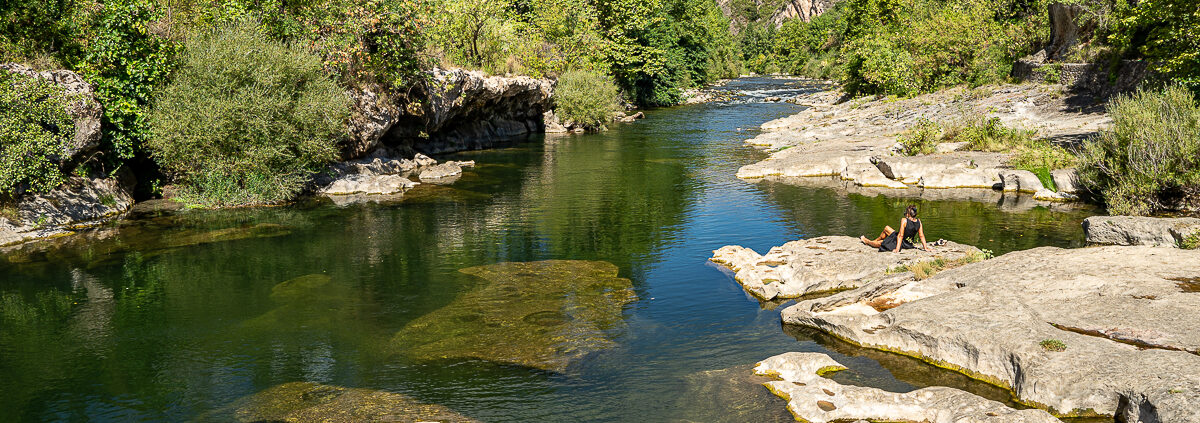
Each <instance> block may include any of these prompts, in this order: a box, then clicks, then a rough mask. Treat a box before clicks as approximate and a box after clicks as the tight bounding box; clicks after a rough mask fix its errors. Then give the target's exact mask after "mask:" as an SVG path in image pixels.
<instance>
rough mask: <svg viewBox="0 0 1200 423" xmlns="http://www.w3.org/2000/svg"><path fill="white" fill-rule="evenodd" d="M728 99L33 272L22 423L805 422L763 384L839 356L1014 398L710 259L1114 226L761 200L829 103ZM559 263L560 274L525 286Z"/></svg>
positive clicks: (8, 282)
mask: <svg viewBox="0 0 1200 423" xmlns="http://www.w3.org/2000/svg"><path fill="white" fill-rule="evenodd" d="M723 89H727V90H731V91H735V92H737V93H738V94H739V96H738V97H736V99H735V100H734V101H730V102H722V103H712V104H705V105H695V106H680V107H674V108H666V109H659V110H651V111H648V112H647V113H646V115H647V118H646V119H644V120H641V121H638V122H636V123H633V124H619V125H615V126H614V127H613V128H612V130H610V131H608V132H604V133H599V134H587V135H573V136H560V137H542V136H537V137H532V138H530V139H528V140H524V141H521V142H519V143H517V144H515V145H513V146H511V147H508V148H498V149H493V150H486V151H478V152H468V153H460V154H456V155H453V156H448V157H439V158H438V159H439V160H441V159H456V160H475V161H476V162H477V163H478V166H477V167H475V168H474V169H468V170H467V171H466V172H465V174H464V175H463V176H462V178H461V179H459V180H458V181H457V182H455V183H454V184H452V185H448V186H435V185H428V184H427V185H421V186H418V187H417V188H416V189H414V190H413V191H411V192H409V193H408V194H407V195H406V196H405V197H404V199H403V200H402V201H394V202H387V203H379V204H375V203H368V204H357V205H347V206H338V205H335V204H332V203H330V202H329V201H327V200H326V201H312V202H308V203H305V204H300V205H293V206H287V207H276V208H256V209H234V210H213V211H205V210H183V211H179V212H169V213H168V212H162V213H142V214H138V215H133V216H130V217H129V218H127V219H124V220H122V221H120V222H117V223H114V224H111V225H108V226H106V227H104V228H100V229H98V230H96V231H94V232H92V233H90V234H86V235H81V236H74V237H69V238H63V239H60V240H56V241H52V242H44V243H38V244H33V245H29V246H25V247H23V248H20V249H18V250H16V251H13V252H10V253H8V254H6V255H5V256H4V257H3V258H2V259H0V319H2V320H0V421H5V422H8V421H190V420H196V419H199V420H208V421H226V420H229V419H232V418H234V414H233V413H232V412H231V411H230V408H229V407H230V405H231V404H234V403H236V402H237V401H238V400H239V399H242V398H245V397H247V396H249V395H253V394H255V393H258V392H261V391H263V390H266V389H268V388H271V387H273V386H277V385H280V384H284V383H288V382H296V381H311V382H317V383H322V384H329V385H337V386H345V387H355V388H368V389H372V390H381V391H387V392H394V393H400V394H403V395H406V396H409V397H411V398H414V399H416V400H419V401H422V402H427V403H434V404H440V405H444V406H446V407H449V408H450V409H453V410H454V411H455V412H458V413H461V414H463V415H466V416H469V417H471V418H475V419H479V420H483V421H788V420H790V419H791V418H790V416H789V415H788V413H787V412H786V411H785V410H784V408H783V405H784V404H783V401H782V400H779V399H776V398H774V397H772V396H771V395H770V394H769V393H767V392H766V389H764V388H761V387H759V386H757V385H755V384H754V383H755V380H754V379H753V378H749V377H748V375H749V367H750V366H751V365H753V364H754V363H755V362H756V361H758V360H761V359H764V358H767V357H769V356H772V355H775V354H779V353H782V352H786V351H821V352H826V353H829V354H831V355H832V356H833V357H834V358H835V359H837V360H839V361H841V362H842V363H844V364H846V365H848V366H849V367H850V370H847V371H844V372H839V373H836V374H834V375H833V376H832V377H833V378H835V379H837V380H839V381H841V382H843V383H853V384H863V385H869V386H876V387H880V388H884V389H889V390H893V391H908V390H912V389H917V388H919V387H922V386H928V385H949V386H956V387H960V388H965V389H969V390H972V391H973V392H977V393H980V394H982V395H985V396H988V397H990V398H994V399H999V400H1004V399H1006V398H1007V393H1006V392H1005V391H1003V390H1000V389H997V388H994V387H990V386H988V385H984V384H981V383H975V382H971V381H969V380H968V379H966V378H965V377H963V376H961V375H959V374H957V373H953V372H949V371H945V370H941V369H937V368H934V367H932V366H928V365H924V364H921V363H919V362H916V361H915V360H911V359H908V358H905V357H900V356H896V355H891V354H886V353H880V352H873V351H867V350H862V349H858V348H854V347H850V346H847V345H843V344H840V343H838V342H837V341H835V340H831V339H828V338H827V337H823V336H820V335H819V334H814V333H808V332H804V331H799V330H795V329H793V328H784V327H781V325H780V322H779V312H778V310H779V307H777V306H778V304H765V305H764V304H760V303H759V302H758V301H756V300H755V299H753V298H752V297H750V296H748V295H747V294H746V293H745V292H744V291H743V290H742V289H741V288H740V286H738V285H737V283H736V282H735V281H733V279H732V277H731V275H730V274H728V273H727V272H725V271H723V270H721V269H720V268H718V267H716V266H714V265H712V264H710V263H708V262H707V261H706V260H707V258H708V257H709V256H710V255H711V252H712V250H714V249H716V248H719V247H721V246H723V245H727V244H739V245H744V246H747V247H751V248H754V249H756V250H758V251H760V252H765V250H766V249H768V248H769V247H771V246H774V245H779V244H782V243H784V242H787V241H790V240H794V239H800V238H806V237H813V236H821V235H855V236H857V235H859V234H877V233H878V232H879V231H880V228H882V226H883V225H885V224H894V223H895V221H897V220H898V219H899V216H900V214H901V213H902V211H903V208H904V205H907V204H908V203H910V202H913V203H916V204H917V205H918V207H920V209H921V213H922V218H923V221H924V222H925V224H926V233H927V234H928V235H929V237H931V238H932V239H938V238H946V239H950V240H954V241H958V242H962V243H966V244H972V245H976V246H979V247H980V248H986V249H990V250H993V251H995V252H996V254H1001V253H1004V252H1008V251H1012V250H1018V249H1026V248H1032V247H1036V246H1043V245H1054V246H1063V247H1069V246H1080V245H1082V243H1083V239H1082V238H1083V234H1082V230H1081V229H1080V222H1081V221H1082V219H1083V218H1084V217H1086V216H1087V215H1089V214H1094V212H1095V211H1094V210H1075V211H1053V210H1048V209H1045V208H1034V209H1032V210H1025V211H1011V210H1001V208H999V207H997V204H994V203H984V202H969V201H921V200H908V199H900V198H889V197H882V196H880V197H869V196H863V195H858V194H847V193H844V192H839V191H836V190H833V189H825V188H807V187H799V186H790V185H783V184H778V183H766V182H763V183H749V182H745V181H741V180H738V179H736V178H735V177H734V173H735V172H736V170H737V168H738V167H739V166H742V165H745V164H748V163H752V162H754V161H757V160H760V159H761V158H763V157H765V154H764V153H762V152H759V151H756V150H754V149H752V148H749V147H746V146H744V145H743V144H742V142H743V141H744V140H745V139H747V138H750V137H752V136H753V135H754V132H753V130H751V128H756V127H757V125H758V124H761V123H763V122H765V121H767V120H770V119H774V118H778V117H782V116H786V115H789V114H792V113H795V112H797V111H798V110H800V106H796V105H791V104H786V103H764V102H761V101H757V99H760V98H762V97H764V96H768V95H784V96H787V95H793V94H795V93H796V92H800V91H806V90H814V89H816V88H814V87H812V86H808V85H805V83H802V82H795V81H787V80H773V79H756V78H750V79H741V80H736V81H733V82H731V83H730V84H728V85H727V86H725V87H724V88H723ZM542 260H561V261H554V262H546V263H534V264H531V263H524V262H533V261H542ZM505 263H507V264H505ZM564 281H565V282H564ZM564 301H565V303H564ZM564 304H565V305H564ZM547 310H549V311H547ZM514 328H516V329H514ZM548 337H557V338H554V339H557V340H563V339H565V340H566V342H567V343H566V344H555V345H550V346H547V345H542V344H544V343H545V342H546V339H549V338H548ZM560 338H561V339H560ZM510 344H511V345H510ZM512 345H517V346H518V347H517V349H518V350H520V352H518V353H513V352H511V348H509V349H508V350H504V348H503V347H505V346H507V347H511V346H512ZM563 345H566V346H565V347H564V346H563ZM522 348H526V349H522ZM497 349H500V350H504V351H501V352H499V353H498V352H497V351H496V350H497Z"/></svg>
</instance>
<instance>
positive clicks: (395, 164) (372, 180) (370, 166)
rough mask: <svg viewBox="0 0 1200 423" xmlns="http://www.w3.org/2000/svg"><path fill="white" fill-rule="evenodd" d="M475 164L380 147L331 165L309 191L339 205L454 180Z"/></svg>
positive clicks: (395, 195) (388, 197)
mask: <svg viewBox="0 0 1200 423" xmlns="http://www.w3.org/2000/svg"><path fill="white" fill-rule="evenodd" d="M474 166H475V162H474V161H464V162H457V161H447V162H445V163H441V164H439V163H438V162H437V161H436V160H434V159H432V158H429V156H426V155H424V154H421V153H416V154H414V155H412V156H411V157H410V158H405V157H404V156H403V153H400V152H399V151H397V150H393V149H379V150H375V151H374V152H372V153H371V155H370V156H368V157H365V158H362V159H357V160H350V161H345V162H340V163H336V164H333V165H331V166H330V167H329V169H328V170H327V171H325V172H323V173H320V174H318V175H317V177H316V178H314V180H313V188H312V191H314V192H315V193H316V194H318V195H323V196H325V197H328V198H330V199H332V200H334V202H335V203H337V204H339V205H342V204H351V203H358V202H363V201H380V200H396V199H399V198H400V197H401V195H402V194H404V192H406V191H408V190H410V189H412V188H413V187H415V186H417V185H420V184H421V183H433V184H442V185H445V184H450V183H453V182H455V181H456V180H457V179H458V176H459V175H461V174H462V171H463V168H464V167H474ZM414 179H419V180H420V182H418V181H416V180H414Z"/></svg>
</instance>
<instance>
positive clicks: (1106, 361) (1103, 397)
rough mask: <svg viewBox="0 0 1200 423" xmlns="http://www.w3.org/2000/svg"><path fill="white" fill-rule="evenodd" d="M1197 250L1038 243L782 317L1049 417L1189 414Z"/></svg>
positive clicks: (1199, 380)
mask: <svg viewBox="0 0 1200 423" xmlns="http://www.w3.org/2000/svg"><path fill="white" fill-rule="evenodd" d="M1198 276H1200V251H1195V250H1180V249H1174V248H1155V247H1145V246H1137V247H1115V246H1109V247H1097V248H1079V249H1059V248H1053V247H1041V248H1035V249H1032V250H1025V251H1017V252H1013V253H1009V254H1005V255H1003V256H1000V257H996V258H994V259H991V260H986V261H983V262H980V263H974V264H969V265H966V266H963V267H960V268H957V269H951V270H947V271H944V272H941V273H938V274H937V275H934V276H933V277H930V278H928V279H925V280H920V281H916V280H912V279H909V280H881V281H876V282H872V283H870V284H867V285H864V286H863V287H861V288H859V289H855V290H852V291H846V292H841V293H837V294H834V295H832V296H829V297H826V298H821V299H815V300H807V301H802V302H800V303H798V304H796V305H794V306H791V307H788V308H787V309H785V310H784V311H783V312H782V317H783V321H784V323H785V324H791V325H799V326H804V327H809V328H814V329H817V330H820V331H823V332H826V333H829V334H831V335H833V336H836V337H838V338H840V339H844V340H847V341H849V342H851V343H854V344H856V345H860V346H867V347H871V348H879V349H883V350H887V351H893V352H899V353H903V354H906V355H910V356H913V357H918V358H920V359H921V360H924V361H927V362H932V363H936V364H937V365H938V366H941V367H945V368H950V369H955V370H958V371H961V372H963V373H965V374H967V375H970V376H971V377H974V378H977V379H981V380H985V381H988V382H990V383H993V384H996V385H998V386H1003V387H1006V388H1009V389H1011V390H1012V391H1013V392H1014V394H1015V395H1016V397H1017V398H1018V399H1019V400H1020V401H1022V402H1026V403H1029V404H1033V405H1037V406H1039V407H1041V408H1046V409H1050V410H1052V411H1053V412H1054V413H1056V414H1060V415H1066V416H1071V415H1083V416H1088V415H1101V416H1112V415H1116V416H1118V420H1119V421H1145V422H1200V414H1196V412H1195V405H1196V404H1198V403H1200V358H1198V357H1197V354H1198V353H1200V323H1197V322H1198V320H1197V319H1196V318H1195V316H1196V310H1198V309H1200V295H1198V294H1197V293H1196V292H1194V291H1193V290H1191V289H1189V288H1190V287H1191V286H1192V285H1191V282H1192V281H1194V280H1196V279H1195V278H1197V277H1198Z"/></svg>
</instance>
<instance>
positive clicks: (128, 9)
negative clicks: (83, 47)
mask: <svg viewBox="0 0 1200 423" xmlns="http://www.w3.org/2000/svg"><path fill="white" fill-rule="evenodd" d="M160 17H161V16H160V14H159V13H158V12H157V11H156V10H155V8H154V4H153V3H151V2H150V0H110V1H106V2H105V4H104V9H103V12H101V14H100V19H99V24H98V25H97V28H96V29H97V35H96V37H95V38H94V39H92V40H90V41H89V42H88V49H87V55H86V57H84V59H83V61H84V62H83V63H82V64H81V65H80V73H81V74H82V75H83V76H84V77H85V78H87V79H88V82H90V83H91V84H92V85H93V86H95V87H96V97H97V99H99V100H100V104H101V105H102V106H104V116H103V127H102V129H103V131H104V139H105V140H106V143H107V144H109V145H108V149H109V150H110V151H112V152H113V153H115V155H116V157H117V158H121V159H129V158H132V157H133V156H134V155H135V154H136V153H137V151H138V149H140V148H142V143H143V142H144V141H145V139H146V138H147V135H148V132H149V128H148V127H147V125H146V105H147V104H149V102H150V99H151V96H152V93H153V91H154V89H155V88H158V87H159V86H160V85H162V84H163V83H164V82H166V80H167V76H168V75H169V74H170V73H171V70H172V69H173V67H174V64H175V61H174V59H175V55H176V53H177V51H178V46H177V45H176V44H175V43H173V42H171V41H169V40H166V39H163V38H161V37H158V36H157V35H154V33H153V32H152V31H151V30H150V26H151V24H152V23H153V22H155V21H156V20H158V19H159V18H160Z"/></svg>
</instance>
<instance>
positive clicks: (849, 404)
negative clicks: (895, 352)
mask: <svg viewBox="0 0 1200 423" xmlns="http://www.w3.org/2000/svg"><path fill="white" fill-rule="evenodd" d="M845 368H846V367H845V366H843V365H842V364H841V363H838V362H837V361H835V360H834V359H832V358H830V357H829V356H828V355H825V354H821V353H812V352H808V353H802V352H789V353H783V354H780V355H777V356H774V357H771V358H768V359H766V360H763V361H761V362H759V363H758V365H757V366H755V367H754V373H755V374H758V375H764V376H774V377H777V378H779V380H777V381H772V382H767V383H764V384H763V385H764V386H766V387H767V389H770V390H771V392H773V393H775V395H778V396H780V397H782V398H784V399H785V400H787V401H788V410H790V411H791V412H792V414H793V415H794V416H795V417H796V419H797V420H800V421H807V422H811V423H826V422H832V421H849V420H858V419H862V420H869V421H889V422H893V421H894V422H900V421H905V422H932V423H971V422H980V423H982V422H997V423H998V422H1012V423H1054V422H1058V421H1059V420H1058V419H1056V418H1054V416H1051V415H1050V413H1047V412H1045V411H1043V410H1037V409H1029V410H1015V409H1013V408H1011V407H1008V406H1006V405H1004V404H1001V403H999V402H996V401H992V400H989V399H986V398H983V397H980V396H977V395H975V394H972V393H969V392H966V391H962V390H958V389H954V388H947V387H941V386H938V387H929V388H923V389H918V390H916V391H912V392H907V393H895V392H887V391H884V390H882V389H878V388H870V387H862V386H851V385H842V384H840V383H837V382H834V381H833V380H830V379H826V378H824V377H821V375H822V374H825V373H828V372H832V371H839V370H844V369H845Z"/></svg>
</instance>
